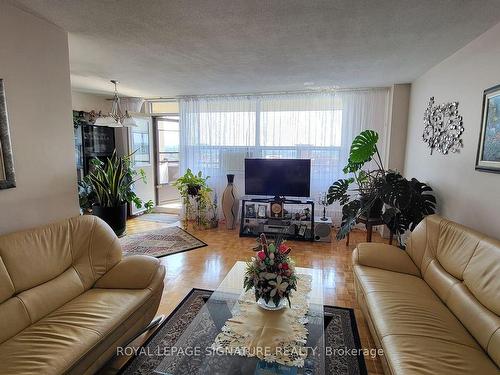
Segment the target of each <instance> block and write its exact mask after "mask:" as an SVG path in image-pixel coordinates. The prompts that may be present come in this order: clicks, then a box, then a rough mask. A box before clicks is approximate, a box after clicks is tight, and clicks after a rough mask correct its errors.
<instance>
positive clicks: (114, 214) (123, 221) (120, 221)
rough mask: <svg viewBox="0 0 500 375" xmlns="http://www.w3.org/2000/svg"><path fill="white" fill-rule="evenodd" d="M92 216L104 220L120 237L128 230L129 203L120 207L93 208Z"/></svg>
mask: <svg viewBox="0 0 500 375" xmlns="http://www.w3.org/2000/svg"><path fill="white" fill-rule="evenodd" d="M92 214H93V215H95V216H97V217H99V218H101V219H102V220H104V221H105V222H106V223H107V224H108V225H109V226H110V227H111V229H113V231H114V232H115V234H116V235H117V236H118V237H119V236H122V235H123V234H124V233H125V229H127V203H124V204H122V205H121V206H118V207H101V206H92Z"/></svg>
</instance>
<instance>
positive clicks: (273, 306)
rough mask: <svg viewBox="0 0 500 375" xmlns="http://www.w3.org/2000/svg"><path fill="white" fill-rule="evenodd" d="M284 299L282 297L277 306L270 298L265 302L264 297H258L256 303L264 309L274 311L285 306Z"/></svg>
mask: <svg viewBox="0 0 500 375" xmlns="http://www.w3.org/2000/svg"><path fill="white" fill-rule="evenodd" d="M286 303H287V302H286V299H285V298H282V299H281V300H280V301H279V302H278V306H276V304H275V303H274V302H273V301H272V300H270V301H269V302H268V303H266V301H265V300H264V298H262V297H261V298H259V300H258V301H257V305H258V306H259V307H260V308H262V309H264V310H271V311H274V310H281V309H284V308H285V307H286Z"/></svg>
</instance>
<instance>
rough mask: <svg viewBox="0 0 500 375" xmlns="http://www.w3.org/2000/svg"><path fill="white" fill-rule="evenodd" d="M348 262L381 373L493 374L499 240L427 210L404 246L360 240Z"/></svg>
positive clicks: (498, 351) (498, 340) (499, 333)
mask: <svg viewBox="0 0 500 375" xmlns="http://www.w3.org/2000/svg"><path fill="white" fill-rule="evenodd" d="M353 264H354V275H355V277H354V279H355V285H356V295H357V300H358V302H359V304H360V306H361V309H362V311H363V314H364V315H365V318H366V320H367V322H368V325H369V328H370V331H371V333H372V336H373V338H374V340H375V343H376V345H377V346H378V347H379V348H382V349H383V350H384V353H385V354H384V356H382V362H383V365H384V371H385V372H386V373H387V374H439V375H445V374H453V375H457V374H471V375H472V374H477V375H487V374H496V375H498V374H500V370H499V367H498V366H499V364H500V317H499V314H500V241H498V240H495V239H492V238H487V237H486V236H484V235H482V234H480V233H478V232H475V231H473V230H471V229H469V228H466V227H464V226H462V225H459V224H456V223H454V222H452V221H449V220H446V219H443V218H441V217H439V216H437V215H433V216H429V217H427V218H426V219H424V220H423V221H422V222H421V223H420V224H419V225H418V226H417V228H416V229H415V230H414V231H413V233H412V234H411V236H410V239H409V242H408V245H407V250H406V251H404V250H400V249H399V248H397V247H394V246H389V245H384V244H375V243H363V244H360V245H359V246H358V247H357V249H356V250H354V253H353Z"/></svg>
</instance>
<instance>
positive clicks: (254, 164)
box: [245, 159, 311, 197]
mask: <svg viewBox="0 0 500 375" xmlns="http://www.w3.org/2000/svg"><path fill="white" fill-rule="evenodd" d="M310 187H311V160H310V159H245V194H247V195H273V196H279V197H281V196H286V197H309V195H310Z"/></svg>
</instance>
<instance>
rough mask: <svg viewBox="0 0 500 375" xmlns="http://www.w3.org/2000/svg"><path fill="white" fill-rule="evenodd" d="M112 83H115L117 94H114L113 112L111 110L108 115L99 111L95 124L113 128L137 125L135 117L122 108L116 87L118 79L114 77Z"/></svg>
mask: <svg viewBox="0 0 500 375" xmlns="http://www.w3.org/2000/svg"><path fill="white" fill-rule="evenodd" d="M111 83H112V84H113V85H115V94H114V96H113V104H112V106H111V112H109V113H108V114H107V115H101V112H99V115H98V116H97V118H96V120H95V123H94V125H96V126H109V127H111V128H121V127H123V126H125V127H135V126H137V123H136V122H135V120H134V118H133V117H132V116H131V115H130V114H129V113H128V111H127V110H125V112H123V110H122V107H121V105H120V97H119V96H118V90H117V88H116V84H117V83H118V81H116V80H114V79H112V80H111Z"/></svg>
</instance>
